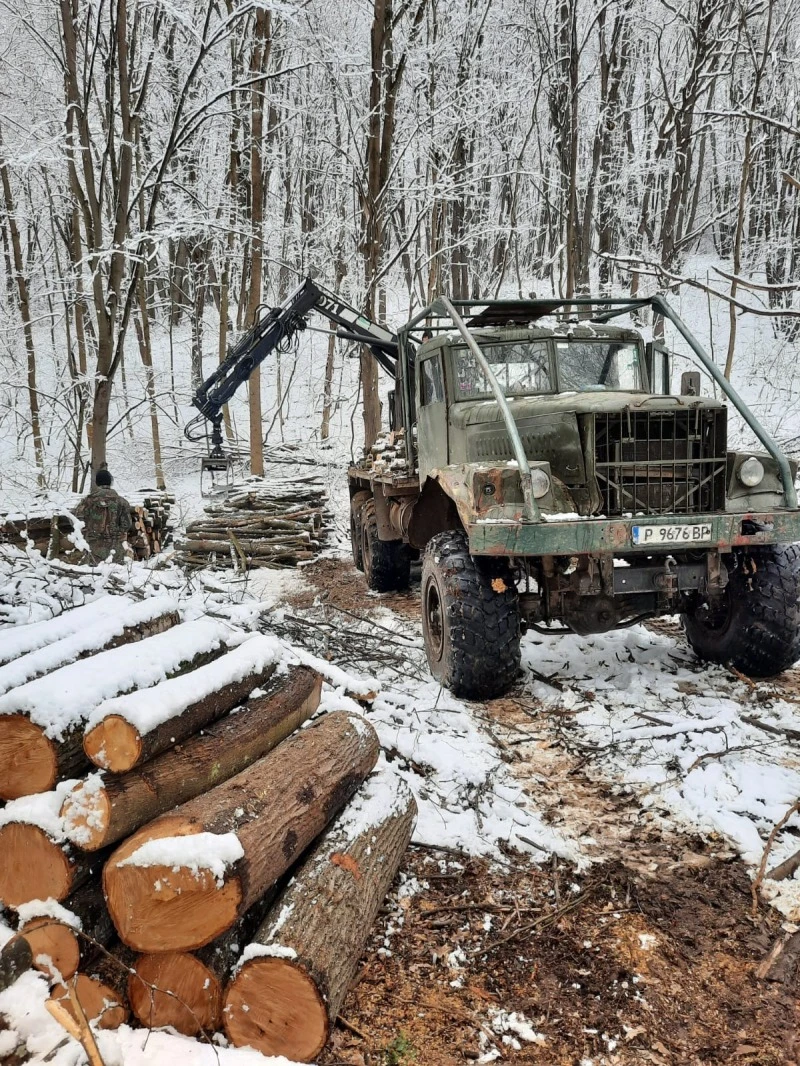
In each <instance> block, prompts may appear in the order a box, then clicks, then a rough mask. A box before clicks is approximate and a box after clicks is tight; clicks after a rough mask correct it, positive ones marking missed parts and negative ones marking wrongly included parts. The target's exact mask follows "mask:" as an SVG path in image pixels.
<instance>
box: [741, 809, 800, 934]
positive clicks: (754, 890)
mask: <svg viewBox="0 0 800 1066" xmlns="http://www.w3.org/2000/svg"><path fill="white" fill-rule="evenodd" d="M798 811H800V799H796V800H795V801H794V803H793V804H792V805H791V807H790V808H789V809H788V810H787V811H786V813H785V814H784V816H783V817H782V818H781V819H780V821H777V822H776V823H775V825H773V827H772V830H771V832H770V834H769V836H768V837H767V843H766V846H765V847H764V853H763V855H762V856H761V862H760V863H759V865H758V873H757V874H756V876H755V879H754V880H753V884H752V885H751V887H750V894H751V896H752V897H753V917H754V918H755V916H756V915H757V914H758V893H759V891H760V890H761V885H762V883H763V881H764V876H765V872H766V869H767V859H768V858H769V853H770V851H772V845H773V844H774V843H775V837H776V836H777V835H778V833H780V831H781V829H783V827H784V826H785V825H786V823H787V822H788V821H789V819H790V818H791V817H792V815H793V814H797V812H798Z"/></svg>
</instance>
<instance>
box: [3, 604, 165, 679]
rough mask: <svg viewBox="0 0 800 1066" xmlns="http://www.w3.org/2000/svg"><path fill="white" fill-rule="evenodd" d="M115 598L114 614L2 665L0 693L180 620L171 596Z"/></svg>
mask: <svg viewBox="0 0 800 1066" xmlns="http://www.w3.org/2000/svg"><path fill="white" fill-rule="evenodd" d="M115 599H116V600H117V609H116V611H114V613H113V614H104V615H101V616H100V617H99V618H97V619H95V620H94V621H89V622H88V623H87V624H86V625H84V626H83V627H82V628H81V629H80V630H78V632H76V633H70V634H69V635H68V636H65V637H62V638H61V639H60V640H57V641H55V642H54V643H53V644H47V645H45V647H43V648H38V649H37V650H36V651H31V652H28V654H27V655H22V656H20V657H19V658H17V659H14V660H13V661H12V662H7V663H6V664H5V665H4V666H0V695H2V694H3V693H6V692H8V691H10V690H11V689H12V688H18V687H19V686H20V685H25V684H27V682H28V681H33V680H34V678H37V677H43V676H44V675H45V674H50V673H52V672H53V671H54V670H58V669H59V668H60V667H62V666H67V665H68V664H69V663H74V662H77V660H78V659H85V658H86V657H87V656H89V655H95V654H96V653H97V652H99V651H107V650H108V649H110V648H117V647H119V646H120V645H121V644H133V643H135V642H136V641H137V640H144V639H145V638H146V637H152V636H155V634H156V633H163V632H164V631H165V630H167V629H170V628H171V627H172V626H174V625H177V624H178V622H179V621H180V617H179V615H178V608H177V604H176V603H175V600H173V599H172V598H171V597H169V596H158V597H154V598H153V599H149V600H140V601H139V602H138V603H131V602H130V600H128V599H123V598H121V597H115Z"/></svg>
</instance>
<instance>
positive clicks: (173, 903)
mask: <svg viewBox="0 0 800 1066" xmlns="http://www.w3.org/2000/svg"><path fill="white" fill-rule="evenodd" d="M4 637H5V641H4V644H3V647H2V649H0V797H2V799H3V800H5V801H6V803H5V806H4V808H3V809H2V810H0V854H2V855H3V862H2V863H0V904H2V905H3V906H5V907H7V908H8V909H9V910H11V911H16V912H17V915H18V919H19V935H18V937H17V938H15V939H13V940H12V941H10V942H9V944H8V945H7V946H6V948H4V949H3V952H2V954H0V990H2V988H3V987H5V985H6V984H8V983H10V982H11V981H12V980H14V979H15V978H16V977H17V976H18V975H19V973H20V972H21V971H22V970H24V969H25V968H26V967H28V966H31V965H33V966H35V967H36V968H38V969H39V970H41V971H42V973H43V974H45V975H46V976H47V977H48V978H49V979H50V981H51V984H52V992H51V997H52V999H51V1004H52V1007H53V1011H54V1013H55V1014H56V1016H59V1011H61V1012H62V1015H61V1016H62V1017H66V1015H63V1011H66V1012H67V1014H69V1013H70V1012H74V1013H76V1014H77V1012H76V1011H75V1007H74V1002H73V1000H74V997H75V996H76V995H77V999H78V1000H79V1002H80V1006H81V1008H82V1011H83V1012H84V1013H85V1014H86V1016H87V1017H88V1018H89V1019H90V1020H92V1021H94V1022H95V1023H96V1024H98V1025H99V1026H100V1027H104V1028H115V1027H116V1026H118V1025H120V1024H121V1023H122V1022H123V1021H125V1020H127V1019H128V1018H129V1016H130V1013H131V1012H132V1013H133V1015H134V1017H135V1018H136V1019H137V1020H138V1022H139V1023H140V1024H142V1025H144V1026H149V1027H161V1026H166V1025H171V1026H174V1027H175V1028H176V1029H177V1030H178V1031H179V1032H181V1033H184V1034H186V1035H198V1034H200V1033H205V1034H206V1036H207V1035H208V1034H210V1033H212V1032H214V1031H215V1030H218V1029H220V1028H223V1027H224V1029H225V1033H226V1035H227V1037H228V1039H229V1040H230V1041H231V1042H232V1043H233V1044H234V1045H236V1046H245V1045H250V1046H253V1047H256V1048H257V1049H259V1050H260V1051H262V1052H264V1053H265V1054H268V1055H270V1054H272V1055H284V1056H285V1057H287V1058H288V1059H290V1060H294V1061H298V1062H310V1061H313V1060H314V1059H315V1058H316V1056H317V1055H318V1054H319V1052H320V1051H321V1050H322V1048H323V1047H324V1045H325V1043H326V1042H327V1040H328V1037H329V1035H330V1031H331V1027H332V1025H333V1022H334V1021H335V1019H336V1015H337V1012H338V1010H339V1007H340V1006H341V1003H342V1001H343V999H344V996H345V993H346V991H347V988H348V985H349V984H350V982H351V980H352V978H353V976H354V973H355V970H356V967H357V964H358V960H359V957H360V955H361V952H362V950H363V947H364V944H365V941H366V937H367V935H368V932H369V929H370V927H371V925H372V923H373V922H374V920H375V917H376V915H377V912H378V909H379V907H380V905H381V903H382V901H383V899H384V897H385V894H386V892H387V891H388V888H389V885H390V883H391V881H392V880H393V878H394V876H395V874H396V873H397V870H398V868H399V865H400V862H401V860H402V856H403V854H404V852H405V849H406V847H407V845H408V842H409V840H410V836H411V832H412V828H413V823H414V819H415V814H416V807H415V804H414V800H413V797H412V796H411V794H410V792H409V791H408V789H407V788H406V786H405V785H404V784H403V783H402V782H400V781H399V779H397V778H396V777H395V776H394V775H393V774H392V772H391V771H389V770H381V771H378V772H377V773H373V770H374V768H375V764H376V762H377V759H378V755H379V743H378V738H377V735H376V733H375V731H374V729H373V728H372V726H371V725H370V724H369V723H368V722H367V721H366V720H365V719H364V718H363V717H361V716H360V715H358V714H354V713H352V712H350V711H329V712H327V713H324V714H322V715H321V716H319V717H318V718H317V720H316V721H315V722H314V723H313V724H311V725H307V727H306V728H301V726H303V725H305V724H307V723H308V720H309V719H310V718H311V717H312V716H313V715H315V713H316V712H317V711H318V708H319V704H320V696H321V688H322V677H321V676H320V675H319V674H318V673H316V672H315V671H314V670H312V669H310V668H309V667H307V666H292V665H288V666H287V665H286V660H285V650H284V645H282V644H281V643H279V642H278V641H277V640H275V638H273V637H271V636H268V635H264V634H246V633H243V632H239V631H235V630H232V628H231V627H230V626H228V625H223V624H222V623H221V622H218V621H215V620H212V619H208V618H200V619H195V620H193V621H188V622H187V621H181V618H180V612H179V610H178V608H177V606H176V604H175V603H174V602H171V601H170V600H169V599H168V598H153V599H151V600H145V601H139V602H134V601H131V600H129V599H127V598H125V597H111V596H108V597H105V598H101V599H100V600H97V601H94V602H93V603H90V604H88V605H86V606H84V607H80V608H77V609H75V610H72V611H68V612H66V613H65V614H63V615H60V616H59V617H57V618H55V619H52V620H51V621H50V622H45V623H37V624H33V625H26V626H19V627H16V628H12V629H10V630H7V631H5V632H4ZM279 667H280V669H279ZM354 695H360V694H359V693H357V692H355V693H354ZM21 941H22V942H24V943H21ZM25 944H27V945H28V946H29V948H30V951H28V950H27V948H26V947H25ZM76 975H77V983H75V981H73V980H72V979H73V978H75V977H76ZM68 1027H69V1026H68Z"/></svg>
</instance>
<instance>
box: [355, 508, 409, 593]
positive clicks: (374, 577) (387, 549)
mask: <svg viewBox="0 0 800 1066" xmlns="http://www.w3.org/2000/svg"><path fill="white" fill-rule="evenodd" d="M359 521H360V525H361V557H362V561H363V567H362V569H363V571H364V576H365V577H366V579H367V584H368V585H369V587H370V588H371V589H372V590H373V591H374V592H396V591H400V590H402V589H407V588H408V585H409V582H410V580H411V553H410V552H409V550H408V545H407V544H404V543H403V541H402V540H381V539H380V538H379V536H378V520H377V518H376V517H375V501H374V500H373V499H368V500H367V501H366V503H365V504H364V505H363V506H362V508H361V516H360V519H359Z"/></svg>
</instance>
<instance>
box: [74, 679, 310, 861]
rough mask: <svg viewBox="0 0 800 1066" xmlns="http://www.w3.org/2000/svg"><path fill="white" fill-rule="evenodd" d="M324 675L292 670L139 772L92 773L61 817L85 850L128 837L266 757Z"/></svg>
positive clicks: (300, 718) (295, 723)
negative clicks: (96, 775) (99, 776)
mask: <svg viewBox="0 0 800 1066" xmlns="http://www.w3.org/2000/svg"><path fill="white" fill-rule="evenodd" d="M321 688H322V678H321V677H320V675H319V674H316V673H315V672H314V671H313V670H309V669H308V667H303V666H300V667H296V668H294V669H293V670H292V671H291V673H290V674H289V677H288V679H287V680H285V681H284V679H283V678H281V679H279V680H278V681H277V682H275V681H274V680H273V684H272V685H271V689H272V691H270V692H269V693H268V694H267V695H266V696H263V697H259V698H257V699H251V700H249V701H248V702H247V704H246V705H245V707H244V709H242V710H240V711H238V712H237V713H236V714H232V715H230V716H229V717H227V718H225V719H224V720H223V721H221V722H217V723H216V724H215V725H212V726H210V727H209V728H207V729H205V730H203V732H202V733H199V734H197V735H196V736H193V737H190V739H189V740H187V741H186V743H185V744H182V745H181V746H179V747H176V748H175V749H173V750H172V751H167V752H165V753H164V754H163V755H161V756H159V757H158V758H157V759H155V760H154V761H153V762H150V763H147V764H146V765H145V766H144V767H142V768H141V769H140V770H134V771H131V772H130V773H128V774H123V775H122V776H120V777H111V776H105V777H103V779H102V780H101V781H100V782H99V783H98V782H97V780H96V779H95V778H92V777H90V778H89V779H88V781H84V782H81V783H80V784H78V785H76V786H75V788H74V789H73V791H72V793H71V794H70V795H69V796H68V797H67V799H66V800H65V801H64V805H63V807H62V808H61V815H62V817H63V818H64V829H65V833H66V835H67V836H68V838H69V839H70V840H71V841H72V842H73V843H75V844H78V845H80V847H82V848H84V849H86V850H87V851H96V850H97V848H101V847H104V846H105V845H107V844H114V843H116V842H117V841H118V840H122V839H123V838H124V837H126V836H128V835H129V834H130V833H132V832H134V830H136V829H138V828H139V827H140V826H142V825H144V824H145V823H146V822H149V821H152V819H153V818H156V817H158V815H159V814H163V813H164V811H168V810H170V809H171V808H172V807H177V806H178V805H179V804H181V803H185V802H186V801H187V800H190V799H193V798H194V797H195V796H198V795H200V794H201V793H203V792H206V791H208V790H209V789H211V788H213V787H214V786H215V785H219V784H222V782H223V781H227V780H228V779H229V778H231V777H233V776H234V775H235V774H238V773H240V772H241V771H242V770H244V769H245V768H246V767H247V766H249V765H250V764H251V763H253V762H255V761H256V760H257V759H260V758H262V757H263V756H264V755H266V754H267V752H269V751H271V750H272V748H274V747H275V746H276V745H277V744H279V743H280V742H281V741H282V740H284V739H285V738H286V737H287V736H289V734H290V733H293V732H294V730H295V729H298V728H299V727H300V725H302V723H303V722H304V721H306V720H307V719H308V718H310V717H311V716H312V715H313V714H314V712H315V711H316V709H317V707H318V706H319V699H320V691H321Z"/></svg>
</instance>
